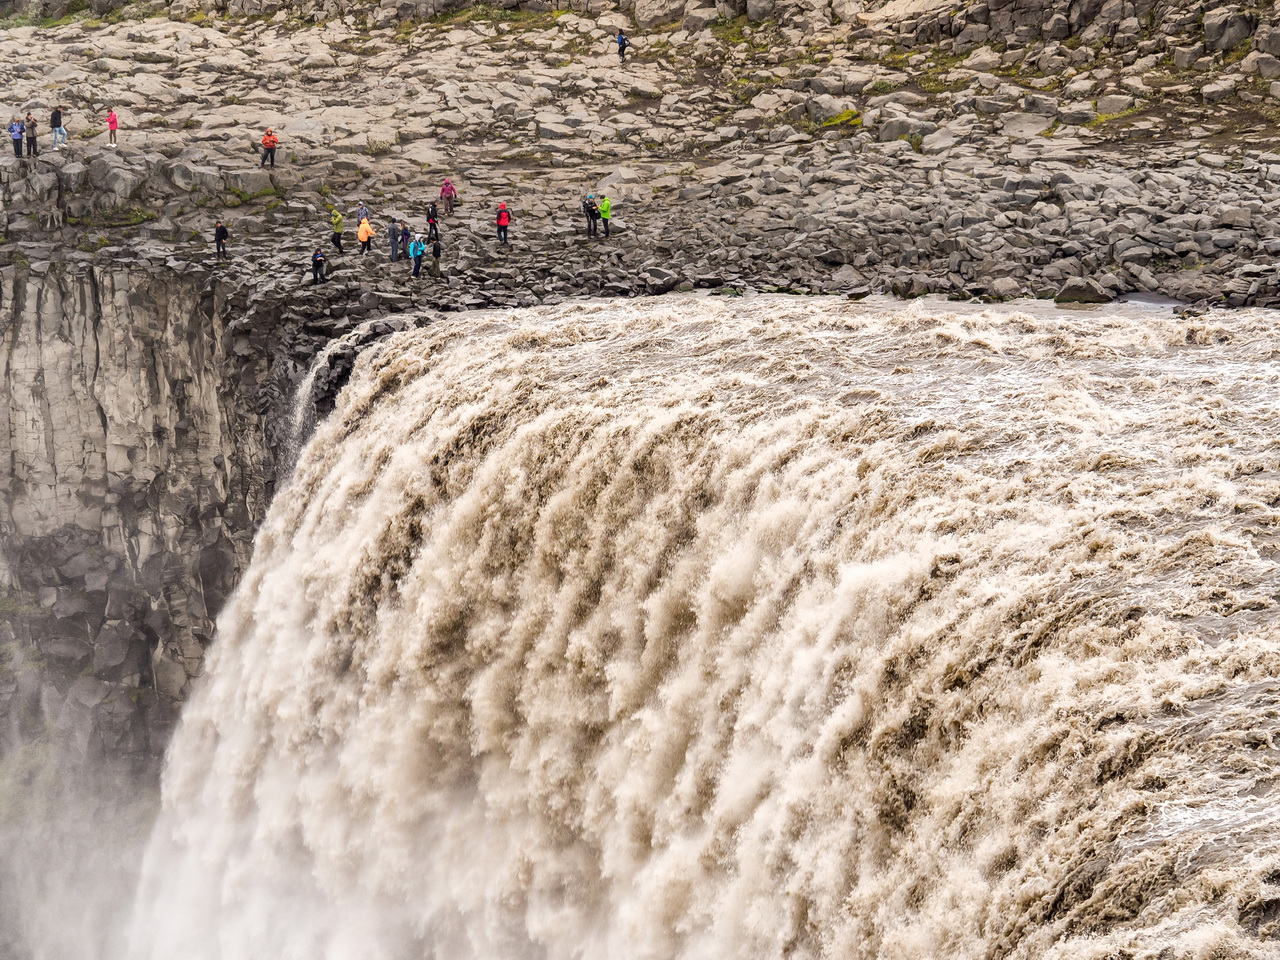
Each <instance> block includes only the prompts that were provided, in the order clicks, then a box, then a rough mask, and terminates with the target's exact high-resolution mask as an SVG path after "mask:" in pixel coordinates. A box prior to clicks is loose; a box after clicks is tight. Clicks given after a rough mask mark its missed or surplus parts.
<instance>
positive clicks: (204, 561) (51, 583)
mask: <svg viewBox="0 0 1280 960" xmlns="http://www.w3.org/2000/svg"><path fill="white" fill-rule="evenodd" d="M63 266H65V265H63ZM218 304H219V296H218V295H217V294H216V292H214V291H213V290H212V288H211V287H210V286H209V285H208V282H207V279H206V278H205V277H202V276H199V275H189V276H188V277H185V278H184V277H174V276H171V275H161V274H160V273H159V272H154V273H147V272H146V271H144V270H143V269H140V268H135V269H126V268H120V269H114V270H113V269H109V268H108V269H79V270H71V269H68V270H65V271H64V270H55V269H54V268H53V266H52V265H49V264H34V265H32V269H31V270H30V272H24V273H22V274H19V273H18V272H17V271H16V270H14V269H13V268H8V269H6V270H4V271H0V336H2V337H3V351H0V397H2V398H3V407H4V411H5V412H4V415H3V416H0V450H3V451H4V453H5V455H6V460H7V461H8V463H9V464H10V465H11V466H10V470H9V472H8V475H7V477H6V478H5V479H4V481H3V484H2V485H0V536H2V537H3V553H4V563H5V566H6V567H7V571H6V573H7V579H8V580H9V581H10V582H9V584H8V586H9V588H10V594H11V599H10V602H9V609H8V610H7V614H8V615H7V617H6V619H5V622H3V623H0V630H3V631H4V633H5V634H6V636H5V637H4V640H5V641H7V642H10V644H11V647H10V649H14V650H16V651H18V654H17V657H16V659H18V660H19V661H20V662H19V663H17V664H14V665H15V666H17V668H18V669H16V670H15V671H14V673H15V675H16V677H17V678H18V681H17V682H16V683H11V684H10V685H9V687H8V688H7V689H3V688H0V712H3V713H6V714H8V715H10V716H12V717H15V718H17V719H18V721H19V723H20V725H23V726H26V727H29V728H39V727H41V726H45V727H47V726H50V725H52V726H56V727H60V728H63V729H65V730H66V731H67V732H69V733H70V734H71V735H72V737H73V739H74V740H75V742H76V744H77V745H78V746H79V747H80V748H81V749H82V750H83V751H84V752H86V753H88V754H93V753H95V752H105V753H116V754H119V753H124V754H147V753H151V752H155V751H158V750H159V749H160V748H161V747H162V746H163V741H164V740H165V737H166V733H167V728H168V725H169V724H170V723H171V721H172V719H173V717H174V713H175V708H176V704H177V703H178V702H179V701H180V700H181V699H182V698H183V697H184V696H185V695H186V693H187V692H188V690H189V687H190V684H191V682H192V680H193V678H195V677H196V676H198V675H199V673H200V669H201V663H202V658H203V655H204V650H205V647H206V645H207V644H208V643H209V641H210V639H211V637H212V634H213V618H214V617H215V616H216V614H217V612H218V610H219V609H220V608H221V606H222V604H223V603H224V601H225V600H226V598H227V596H228V594H229V593H230V591H231V589H232V588H233V586H234V584H235V582H236V578H237V575H238V571H239V570H240V569H241V567H242V565H243V564H244V562H246V560H247V559H248V556H249V552H250V549H251V532H252V528H253V526H254V523H255V522H256V520H257V518H258V517H260V516H261V513H262V510H263V508H264V506H265V501H266V493H267V486H266V483H267V481H266V477H267V471H268V470H269V467H270V462H269V458H268V457H267V455H266V452H265V450H264V447H263V444H262V442H261V441H260V440H259V439H258V437H259V436H260V432H259V431H257V430H255V429H253V427H254V426H255V424H253V423H252V422H248V423H247V422H246V419H247V420H249V421H252V420H254V419H255V415H254V414H252V413H251V412H249V411H248V410H247V409H245V404H243V403H241V402H239V400H238V398H237V397H236V396H235V395H234V393H233V392H231V391H229V390H228V387H227V371H228V367H227V358H226V356H225V353H224V350H223V346H224V338H223V335H222V331H221V328H220V327H221V325H220V324H219V323H217V322H215V317H216V316H217V313H218ZM246 428H248V429H246ZM14 641H16V643H15V642H14Z"/></svg>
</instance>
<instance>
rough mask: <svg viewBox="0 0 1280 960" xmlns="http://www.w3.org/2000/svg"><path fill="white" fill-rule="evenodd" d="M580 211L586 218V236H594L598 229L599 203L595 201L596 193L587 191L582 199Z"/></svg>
mask: <svg viewBox="0 0 1280 960" xmlns="http://www.w3.org/2000/svg"><path fill="white" fill-rule="evenodd" d="M582 213H583V216H585V217H586V218H587V236H588V237H594V236H595V235H596V234H597V233H598V232H599V229H600V205H599V204H597V203H596V195H595V194H594V193H588V194H587V199H585V200H583V201H582Z"/></svg>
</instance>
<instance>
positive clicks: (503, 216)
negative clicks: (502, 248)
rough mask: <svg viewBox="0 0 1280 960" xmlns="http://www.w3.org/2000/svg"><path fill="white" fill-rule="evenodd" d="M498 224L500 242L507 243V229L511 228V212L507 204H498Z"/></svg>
mask: <svg viewBox="0 0 1280 960" xmlns="http://www.w3.org/2000/svg"><path fill="white" fill-rule="evenodd" d="M495 222H496V223H497V224H498V242H499V243H506V242H507V228H508V227H509V226H511V211H510V210H508V209H507V205H506V204H505V203H500V204H498V217H497V220H496V221H495Z"/></svg>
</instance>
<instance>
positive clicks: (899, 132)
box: [876, 117, 938, 143]
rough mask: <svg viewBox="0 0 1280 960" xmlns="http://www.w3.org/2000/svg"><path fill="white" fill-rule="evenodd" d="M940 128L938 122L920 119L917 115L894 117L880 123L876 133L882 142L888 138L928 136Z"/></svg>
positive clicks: (908, 138)
mask: <svg viewBox="0 0 1280 960" xmlns="http://www.w3.org/2000/svg"><path fill="white" fill-rule="evenodd" d="M937 129H938V125H937V124H936V123H930V122H929V121H927V120H919V119H917V118H915V117H892V118H890V119H888V120H886V121H885V122H884V123H882V124H880V127H879V129H877V131H876V134H877V136H878V137H879V139H880V142H881V143H884V142H886V141H888V140H900V139H907V140H910V139H913V138H914V137H922V138H923V137H927V136H928V135H929V134H931V133H933V132H934V131H935V130H937Z"/></svg>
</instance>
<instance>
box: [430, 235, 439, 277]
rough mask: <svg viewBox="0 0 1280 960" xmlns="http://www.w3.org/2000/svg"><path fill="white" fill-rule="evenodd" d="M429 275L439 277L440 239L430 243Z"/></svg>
mask: <svg viewBox="0 0 1280 960" xmlns="http://www.w3.org/2000/svg"><path fill="white" fill-rule="evenodd" d="M431 275H432V276H433V277H435V278H436V279H437V280H439V279H440V241H439V240H437V241H436V242H435V243H433V244H431Z"/></svg>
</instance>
